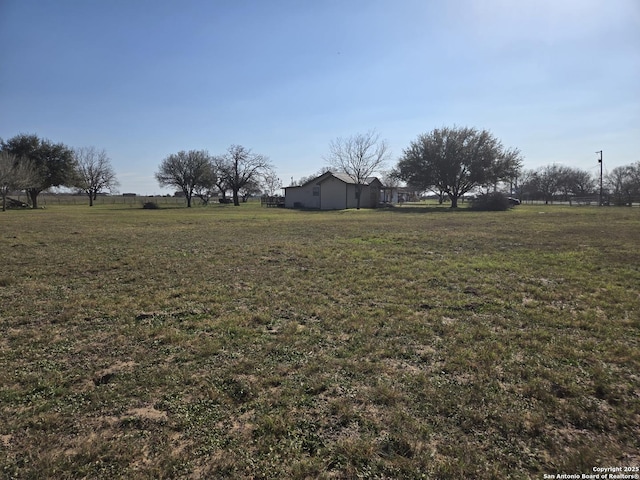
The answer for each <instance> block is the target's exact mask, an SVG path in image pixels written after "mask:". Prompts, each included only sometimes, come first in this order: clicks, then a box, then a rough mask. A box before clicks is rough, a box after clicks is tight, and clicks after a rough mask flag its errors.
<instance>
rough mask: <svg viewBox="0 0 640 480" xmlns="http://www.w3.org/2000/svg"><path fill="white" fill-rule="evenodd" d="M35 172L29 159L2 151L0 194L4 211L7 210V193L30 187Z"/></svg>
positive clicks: (0, 159) (0, 160)
mask: <svg viewBox="0 0 640 480" xmlns="http://www.w3.org/2000/svg"><path fill="white" fill-rule="evenodd" d="M33 177H34V172H33V168H32V167H31V164H30V163H29V161H28V160H23V161H18V159H17V158H16V156H15V155H13V154H11V153H9V152H6V151H0V195H1V196H2V211H3V212H4V211H6V210H7V195H9V193H11V192H12V191H14V190H22V189H24V188H28V187H29V185H30V183H31V182H32V181H33Z"/></svg>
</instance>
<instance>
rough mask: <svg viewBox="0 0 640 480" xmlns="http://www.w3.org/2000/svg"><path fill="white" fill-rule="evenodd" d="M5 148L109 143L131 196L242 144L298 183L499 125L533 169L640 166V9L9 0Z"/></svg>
mask: <svg viewBox="0 0 640 480" xmlns="http://www.w3.org/2000/svg"><path fill="white" fill-rule="evenodd" d="M0 68H1V73H0V112H1V113H0V137H1V138H4V139H7V138H10V137H12V136H14V135H16V134H18V133H36V134H38V135H39V136H41V137H44V138H48V139H50V140H53V141H55V142H63V143H65V144H67V145H69V146H73V147H76V146H77V147H79V146H95V147H98V148H104V149H106V151H107V153H108V155H109V157H110V158H111V161H112V164H113V166H114V168H115V170H116V173H117V175H118V178H119V180H120V183H121V186H120V188H119V190H120V191H121V192H137V193H141V194H153V193H165V192H166V190H163V189H161V188H160V187H159V186H158V185H157V182H156V181H155V179H154V173H155V171H156V170H157V167H158V165H159V164H160V162H161V161H162V160H163V159H164V158H165V157H166V156H167V155H169V154H171V153H175V152H177V151H179V150H191V149H206V150H208V151H209V152H210V153H212V154H219V153H223V152H224V151H225V150H226V149H227V147H228V146H230V145H231V144H240V145H243V146H245V147H247V148H251V149H252V150H253V151H254V152H256V153H261V154H264V155H266V156H268V157H269V158H270V159H271V161H272V163H273V164H274V165H275V167H276V170H277V173H278V176H279V177H280V178H281V179H282V181H283V184H285V185H288V184H289V182H290V179H291V177H294V178H296V179H297V178H300V177H302V176H307V175H310V174H312V173H314V172H316V171H317V170H319V169H320V168H321V167H323V166H325V163H326V162H325V160H324V157H325V156H326V154H327V153H328V145H329V142H330V141H331V140H332V139H335V138H336V137H347V136H350V135H353V134H355V133H364V132H366V131H368V130H371V129H376V130H377V131H378V132H379V133H380V135H381V136H382V137H383V138H385V139H386V140H387V141H388V143H389V145H390V147H391V150H392V154H393V156H392V158H393V161H392V162H391V163H392V164H395V162H396V160H397V159H398V158H399V157H400V156H401V155H402V150H403V149H404V148H406V147H407V146H408V145H409V143H410V142H411V141H412V140H414V139H415V138H416V137H417V136H418V135H419V134H420V133H425V132H428V131H431V130H432V129H433V128H436V127H442V126H445V125H447V126H451V125H458V126H474V127H478V128H486V129H488V130H491V131H492V132H493V134H494V135H495V136H497V137H498V138H500V139H501V140H502V142H503V143H504V144H505V146H508V147H517V148H519V149H520V150H521V151H522V153H523V155H524V157H525V167H526V168H537V167H539V166H543V165H548V164H551V163H561V164H565V165H570V166H575V167H579V168H583V169H586V170H589V171H591V172H593V173H596V172H599V167H598V163H597V158H598V156H597V155H596V153H595V152H596V150H603V151H604V165H605V169H606V170H610V169H612V168H614V167H615V166H618V165H626V164H630V163H633V162H637V161H640V2H639V1H638V0H607V1H604V0H518V1H515V0H384V1H382V0H369V1H364V0H262V1H260V0H253V1H249V0H210V1H195V0H182V1H178V0H175V1H165V0H153V1H146V0H109V1H97V0H95V1H94V0H57V1H45V0H0Z"/></svg>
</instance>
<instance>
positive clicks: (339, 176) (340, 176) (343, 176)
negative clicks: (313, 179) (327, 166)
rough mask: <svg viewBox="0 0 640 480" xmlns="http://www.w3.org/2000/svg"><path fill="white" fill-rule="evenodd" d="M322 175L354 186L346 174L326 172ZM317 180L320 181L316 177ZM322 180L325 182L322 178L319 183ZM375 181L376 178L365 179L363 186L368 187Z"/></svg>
mask: <svg viewBox="0 0 640 480" xmlns="http://www.w3.org/2000/svg"><path fill="white" fill-rule="evenodd" d="M327 174H329V175H327ZM324 175H327V178H329V176H333V177H335V178H337V179H338V180H341V181H343V182H344V183H349V184H352V185H355V183H356V182H355V180H354V179H353V178H351V177H350V176H349V175H347V174H346V173H332V172H327V173H325V174H324ZM324 175H321V177H322V176H324ZM319 179H320V177H318V179H317V180H319ZM323 180H325V179H324V178H323V179H322V180H320V181H323ZM375 180H378V179H377V177H367V179H366V180H365V181H364V183H363V185H369V184H371V183H372V182H373V181H375ZM378 181H380V180H378Z"/></svg>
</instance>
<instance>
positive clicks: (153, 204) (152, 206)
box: [142, 202, 160, 210]
mask: <svg viewBox="0 0 640 480" xmlns="http://www.w3.org/2000/svg"><path fill="white" fill-rule="evenodd" d="M142 208H144V209H147V210H155V209H157V208H160V207H159V206H158V204H157V203H156V202H146V203H143V204H142Z"/></svg>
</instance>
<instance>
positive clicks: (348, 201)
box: [284, 172, 382, 210]
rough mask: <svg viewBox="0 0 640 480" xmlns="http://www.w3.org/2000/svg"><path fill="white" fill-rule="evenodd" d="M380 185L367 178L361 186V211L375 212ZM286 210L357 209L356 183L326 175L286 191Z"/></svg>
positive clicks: (329, 173) (335, 174) (331, 174)
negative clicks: (372, 209) (373, 209)
mask: <svg viewBox="0 0 640 480" xmlns="http://www.w3.org/2000/svg"><path fill="white" fill-rule="evenodd" d="M381 189H382V183H381V182H380V180H378V178H377V177H369V178H367V179H366V180H365V182H364V183H363V184H362V185H361V192H360V208H376V207H377V206H378V203H379V201H380V191H381ZM284 191H285V195H284V206H285V207H286V208H309V209H316V210H343V209H346V208H356V207H357V206H358V197H357V192H358V189H357V185H356V182H355V181H354V180H353V179H352V178H351V177H350V176H349V175H347V174H346V173H333V172H326V173H323V174H322V175H320V176H319V177H316V178H314V179H313V180H309V181H308V182H306V183H304V184H303V185H298V186H294V187H285V189H284Z"/></svg>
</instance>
